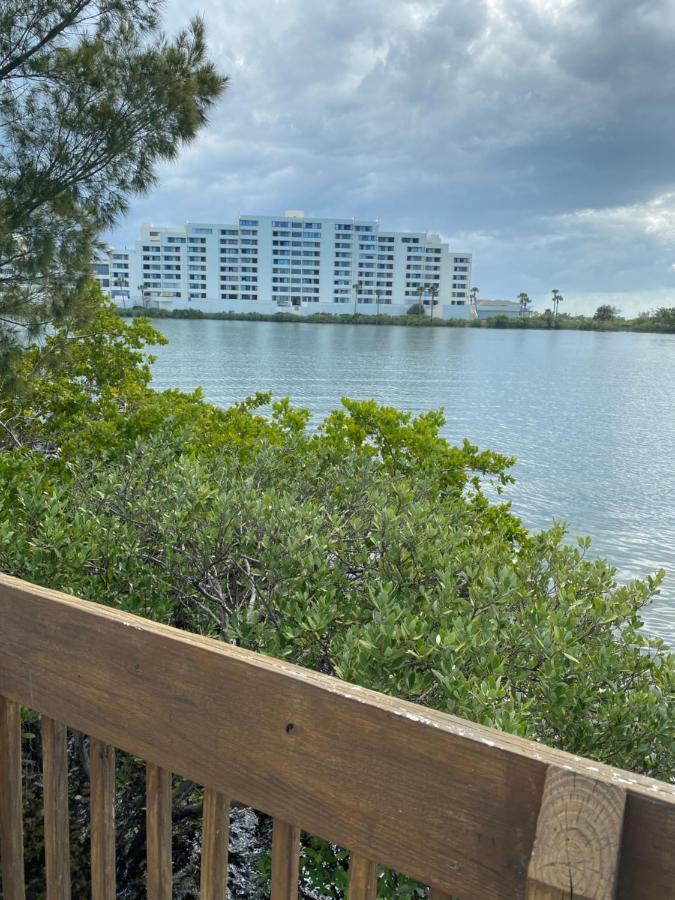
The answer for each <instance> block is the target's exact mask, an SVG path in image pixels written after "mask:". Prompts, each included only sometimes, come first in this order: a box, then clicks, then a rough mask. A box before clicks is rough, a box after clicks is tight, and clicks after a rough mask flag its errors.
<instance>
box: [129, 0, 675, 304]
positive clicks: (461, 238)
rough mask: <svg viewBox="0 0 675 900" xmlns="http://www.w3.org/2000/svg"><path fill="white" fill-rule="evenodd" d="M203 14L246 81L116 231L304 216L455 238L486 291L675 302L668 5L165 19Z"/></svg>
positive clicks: (414, 8)
mask: <svg viewBox="0 0 675 900" xmlns="http://www.w3.org/2000/svg"><path fill="white" fill-rule="evenodd" d="M194 12H203V13H204V15H205V18H206V21H207V29H208V33H209V35H210V45H211V48H212V51H213V54H214V56H215V58H216V59H217V60H218V62H219V64H220V66H221V68H222V69H223V70H224V71H225V72H227V73H228V74H229V75H230V76H231V87H230V88H229V90H228V92H227V94H226V96H225V97H224V99H223V100H222V102H221V103H220V104H219V106H218V108H217V109H216V110H215V111H214V114H213V116H212V121H211V124H210V126H209V128H208V129H207V130H206V131H205V132H204V133H203V134H202V136H201V137H200V138H199V140H198V141H197V142H196V143H195V144H194V145H193V146H191V147H188V148H186V150H185V151H184V152H183V153H182V154H181V156H180V158H179V160H178V161H177V162H175V163H173V164H171V165H170V166H166V167H164V168H163V169H162V171H161V172H160V184H159V186H158V187H157V189H155V190H154V191H153V192H152V194H151V195H149V196H147V197H144V198H139V199H137V200H135V201H134V202H133V203H132V206H131V209H130V214H129V216H128V218H127V219H126V220H125V222H124V223H121V224H120V227H119V229H118V231H117V233H116V234H115V235H114V236H113V239H122V240H127V241H128V240H131V239H133V238H134V237H135V235H136V233H137V229H138V225H139V224H140V222H141V221H154V222H162V223H170V222H180V221H183V220H185V219H191V220H193V221H194V220H200V219H201V220H211V219H231V218H232V217H234V216H235V215H236V214H237V213H238V212H261V213H265V212H268V213H272V212H275V211H279V210H282V209H285V208H301V209H306V210H307V211H308V212H311V213H313V214H316V215H345V216H352V215H354V216H363V217H374V218H379V219H380V221H382V222H383V223H385V224H386V225H387V226H388V227H392V228H396V227H410V228H429V229H430V230H434V231H440V232H441V233H442V234H444V235H445V236H446V237H447V238H448V239H449V240H450V241H451V242H452V244H453V246H455V247H456V248H458V249H469V250H473V252H474V254H475V277H476V280H477V282H478V283H479V284H480V287H481V288H482V292H483V293H484V294H485V295H492V296H504V297H509V296H512V295H515V294H516V293H517V292H518V291H520V290H523V289H524V290H528V291H529V292H530V293H531V294H532V295H533V296H539V295H542V296H543V295H544V294H547V293H548V289H549V288H550V287H551V286H553V285H555V286H557V287H559V288H560V289H561V290H563V291H565V290H568V291H569V292H572V293H574V295H575V296H576V297H577V298H579V299H578V305H580V306H583V304H584V300H583V297H584V294H585V292H591V291H602V290H607V291H634V292H635V291H642V292H643V291H645V290H649V289H655V290H656V289H660V290H661V291H664V290H666V291H667V290H668V289H670V288H673V297H674V299H673V304H675V271H674V270H673V268H672V265H673V263H674V262H675V247H673V237H675V229H674V228H673V221H674V220H675V202H674V200H673V196H672V192H674V191H675V166H674V164H673V159H674V158H675V152H674V151H675V116H673V115H672V110H673V101H674V100H675V65H673V62H672V60H673V58H674V54H673V51H674V49H675V4H674V3H673V2H672V0H643V2H636V0H419V2H414V0H358V2H357V0H322V2H320V3H310V2H308V0H231V2H228V3H227V4H225V3H223V2H221V0H200V2H199V3H193V2H192V0H173V2H169V4H168V5H167V10H166V24H167V28H168V29H169V30H171V29H173V28H177V27H179V26H180V25H181V24H182V23H183V22H184V21H185V20H186V18H187V17H188V16H189V15H190V14H192V13H194ZM659 296H660V297H662V294H660V295H659ZM589 302H590V301H589ZM593 302H594V300H593ZM640 302H642V300H641V301H640ZM625 305H626V304H624V306H625ZM647 305H648V304H647Z"/></svg>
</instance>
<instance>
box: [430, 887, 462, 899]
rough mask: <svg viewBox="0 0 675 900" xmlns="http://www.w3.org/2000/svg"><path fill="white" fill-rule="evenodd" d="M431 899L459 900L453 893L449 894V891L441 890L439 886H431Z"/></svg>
mask: <svg viewBox="0 0 675 900" xmlns="http://www.w3.org/2000/svg"><path fill="white" fill-rule="evenodd" d="M429 900H457V897H453V896H452V894H448V893H447V891H441V890H439V889H438V888H433V887H432V888H429Z"/></svg>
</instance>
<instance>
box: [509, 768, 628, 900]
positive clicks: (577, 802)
mask: <svg viewBox="0 0 675 900" xmlns="http://www.w3.org/2000/svg"><path fill="white" fill-rule="evenodd" d="M625 803H626V792H625V791H624V790H622V789H621V788H620V787H617V786H616V785H613V784H607V783H605V782H599V781H593V780H592V779H590V778H586V777H585V776H583V775H578V774H577V773H575V772H572V771H568V770H566V769H561V768H559V767H557V766H549V768H548V771H547V773H546V782H545V784H544V793H543V797H542V802H541V809H540V812H539V818H538V820H537V833H536V837H535V842H534V847H533V849H532V856H531V857H530V864H529V867H528V871H527V900H563V898H569V897H574V900H613V898H614V897H615V895H616V882H617V873H618V868H619V852H620V847H621V829H622V826H623V813H624V807H625Z"/></svg>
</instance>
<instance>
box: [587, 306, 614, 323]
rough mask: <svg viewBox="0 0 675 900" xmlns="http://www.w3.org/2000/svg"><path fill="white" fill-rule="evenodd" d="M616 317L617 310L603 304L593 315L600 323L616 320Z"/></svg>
mask: <svg viewBox="0 0 675 900" xmlns="http://www.w3.org/2000/svg"><path fill="white" fill-rule="evenodd" d="M618 315H619V310H618V309H617V308H616V306H610V305H609V303H604V304H603V305H602V306H599V307H598V308H597V309H596V311H595V312H594V313H593V318H594V319H597V320H598V321H600V322H611V321H612V320H613V319H616V318H617V317H618Z"/></svg>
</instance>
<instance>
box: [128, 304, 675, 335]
mask: <svg viewBox="0 0 675 900" xmlns="http://www.w3.org/2000/svg"><path fill="white" fill-rule="evenodd" d="M119 313H120V315H122V316H130V317H135V316H147V317H148V318H151V319H226V320H234V321H247V322H301V323H302V322H309V323H312V324H315V325H316V324H319V325H405V326H406V327H412V328H425V327H426V328H527V329H530V328H538V329H560V330H568V331H570V330H577V331H644V332H662V333H675V307H671V308H670V309H665V308H662V309H658V310H656V312H653V313H645V314H642V315H640V316H638V317H637V318H635V319H624V318H622V317H621V316H618V315H614V316H612V317H611V318H601V317H598V316H597V315H595V316H572V315H570V314H569V313H560V314H559V315H558V316H557V318H554V317H553V314H552V313H551V312H550V311H546V312H544V313H534V314H533V315H530V316H527V317H522V316H505V315H498V316H491V317H490V318H487V319H440V318H439V319H433V320H432V319H430V318H429V316H427V315H420V314H419V313H417V312H412V311H411V312H409V313H408V314H407V315H404V316H387V315H381V316H377V315H363V314H362V313H357V314H356V315H353V314H346V315H333V314H331V313H313V314H312V315H299V314H297V313H289V312H278V313H257V312H202V311H201V310H198V309H170V310H168V309H154V308H150V307H145V306H133V307H131V308H129V309H122V308H120V309H119Z"/></svg>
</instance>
